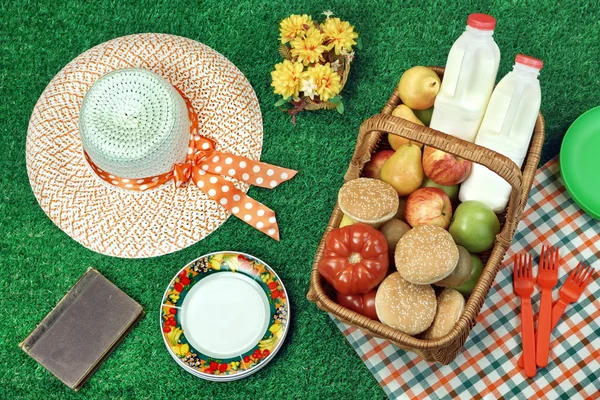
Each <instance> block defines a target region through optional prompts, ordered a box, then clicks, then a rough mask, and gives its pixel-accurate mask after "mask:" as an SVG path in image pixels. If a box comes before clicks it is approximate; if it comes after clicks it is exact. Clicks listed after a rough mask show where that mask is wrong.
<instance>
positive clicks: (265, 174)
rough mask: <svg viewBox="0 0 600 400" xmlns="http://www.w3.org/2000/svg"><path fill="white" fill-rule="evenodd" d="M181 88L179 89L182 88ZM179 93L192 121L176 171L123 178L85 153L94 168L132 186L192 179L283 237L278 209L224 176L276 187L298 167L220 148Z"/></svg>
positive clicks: (252, 221)
mask: <svg viewBox="0 0 600 400" xmlns="http://www.w3.org/2000/svg"><path fill="white" fill-rule="evenodd" d="M177 90H178V91H179V89H177ZM179 93H180V94H181V96H182V97H183V99H184V100H185V104H186V106H187V109H188V117H189V119H190V122H191V126H190V134H191V138H190V142H189V148H188V155H187V156H186V160H185V162H184V163H179V164H175V165H174V166H173V171H171V172H167V173H165V174H162V175H158V176H154V177H148V178H142V179H123V178H119V177H115V176H114V175H110V174H108V173H107V172H106V171H102V170H101V169H100V168H98V166H96V165H95V164H94V163H93V162H92V160H91V159H90V158H89V156H88V154H87V153H85V157H86V159H87V161H88V163H89V164H90V166H91V167H92V169H93V170H94V171H95V172H96V173H97V174H98V176H100V178H102V179H103V180H105V181H106V182H108V183H110V184H112V185H115V186H118V187H122V188H125V189H131V190H142V191H143V190H148V189H151V188H153V187H156V186H159V185H161V184H163V183H165V182H167V181H169V180H171V179H173V180H174V181H175V186H176V187H178V188H179V187H182V186H184V185H185V184H186V183H187V182H188V181H189V180H190V179H191V181H192V182H193V184H194V185H195V186H197V187H198V188H199V189H200V190H202V191H203V192H204V193H206V194H207V195H208V197H210V198H211V199H213V200H215V201H216V202H217V203H218V204H220V205H221V206H222V207H224V208H225V209H227V210H229V211H230V212H231V213H233V215H235V216H236V217H238V218H239V219H241V220H242V221H244V222H246V223H247V224H249V225H251V226H253V227H255V228H256V229H258V230H259V231H261V232H263V233H265V234H267V235H268V236H270V237H272V238H273V239H275V240H279V227H278V225H277V219H276V218H275V212H274V211H273V210H271V209H270V208H268V207H266V206H265V205H264V204H262V203H259V202H258V201H256V200H254V199H253V198H251V197H250V196H248V195H246V193H244V192H242V191H241V190H239V189H238V188H236V187H235V186H234V185H233V183H232V182H230V181H228V180H226V179H224V178H223V176H230V177H232V178H235V179H237V180H239V181H243V182H246V183H249V184H251V185H254V186H260V187H264V188H268V189H272V188H274V187H277V186H278V185H279V184H280V183H282V182H285V181H287V180H289V179H292V178H293V177H294V175H296V173H297V171H294V170H292V169H287V168H282V167H278V166H276V165H271V164H267V163H263V162H260V161H254V160H250V159H249V158H246V157H243V156H238V155H235V154H230V153H225V152H221V151H218V150H216V147H215V144H214V142H213V141H212V140H211V139H209V138H207V137H205V136H201V135H199V134H198V117H197V114H196V112H195V111H194V108H193V107H192V104H191V102H190V101H189V100H188V99H187V97H186V96H184V95H183V93H182V92H181V91H179Z"/></svg>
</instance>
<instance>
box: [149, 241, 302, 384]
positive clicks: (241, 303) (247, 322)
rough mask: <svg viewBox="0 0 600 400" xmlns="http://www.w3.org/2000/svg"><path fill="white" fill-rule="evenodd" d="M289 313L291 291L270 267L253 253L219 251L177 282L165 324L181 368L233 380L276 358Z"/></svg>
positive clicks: (165, 303)
mask: <svg viewBox="0 0 600 400" xmlns="http://www.w3.org/2000/svg"><path fill="white" fill-rule="evenodd" d="M289 314H290V310H289V304H288V300H287V292H286V291H285V287H284V286H283V284H282V283H281V281H280V280H279V277H278V276H277V274H276V273H275V272H274V271H273V270H272V269H271V268H270V267H269V266H267V265H266V264H265V263H264V262H262V261H261V260H259V259H257V258H254V257H252V256H250V255H248V254H243V253H237V252H219V253H212V254H208V255H206V256H202V257H200V258H198V259H196V260H194V261H192V262H191V263H189V264H188V265H187V266H186V267H185V268H183V269H182V270H181V271H179V273H178V274H177V275H176V276H175V277H174V278H173V280H172V281H171V283H170V284H169V287H168V288H167V290H166V292H165V294H164V296H163V299H162V306H161V311H160V322H161V329H162V332H163V339H164V341H165V345H166V346H167V348H168V349H169V352H170V354H171V356H172V357H173V358H174V359H175V360H176V361H177V363H178V364H179V365H180V366H182V367H183V368H184V369H185V370H186V371H188V372H190V373H192V374H194V375H196V376H199V377H200V378H203V379H208V380H213V381H229V380H235V379H241V378H244V377H246V376H248V375H250V374H252V373H254V372H256V371H258V370H259V369H260V368H262V367H263V366H264V365H265V364H267V363H268V362H269V361H270V360H271V359H272V358H273V357H274V356H275V353H277V351H278V350H279V348H280V347H281V344H282V343H283V340H284V339H285V335H286V334H287V327H288V318H289Z"/></svg>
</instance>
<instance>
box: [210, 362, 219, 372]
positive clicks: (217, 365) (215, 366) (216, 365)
mask: <svg viewBox="0 0 600 400" xmlns="http://www.w3.org/2000/svg"><path fill="white" fill-rule="evenodd" d="M208 366H209V368H210V369H212V370H215V369H217V368H219V364H217V363H216V361H211V362H210V364H209V365H208Z"/></svg>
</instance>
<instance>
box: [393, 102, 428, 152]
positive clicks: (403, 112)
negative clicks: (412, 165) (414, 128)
mask: <svg viewBox="0 0 600 400" xmlns="http://www.w3.org/2000/svg"><path fill="white" fill-rule="evenodd" d="M392 115H393V116H394V117H399V118H403V119H405V120H407V121H410V122H412V123H414V124H417V125H423V123H422V122H421V121H420V120H419V118H417V116H416V115H415V113H414V112H413V110H411V109H410V108H408V106H406V105H405V104H400V105H399V106H398V107H396V108H394V110H393V111H392ZM388 142H390V146H392V149H394V150H397V149H398V147H400V146H402V145H405V144H407V143H408V139H406V138H403V137H402V136H398V135H392V134H391V133H389V134H388ZM413 143H415V144H416V145H417V146H419V148H420V147H423V144H421V143H416V142H413Z"/></svg>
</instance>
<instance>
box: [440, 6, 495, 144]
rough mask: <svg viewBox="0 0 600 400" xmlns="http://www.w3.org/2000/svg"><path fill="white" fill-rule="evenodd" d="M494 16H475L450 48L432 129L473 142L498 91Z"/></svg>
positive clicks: (471, 16) (471, 17)
mask: <svg viewBox="0 0 600 400" xmlns="http://www.w3.org/2000/svg"><path fill="white" fill-rule="evenodd" d="M495 27H496V20H495V19H494V17H492V16H489V15H486V14H471V15H469V17H468V18H467V28H466V30H465V32H464V33H463V34H462V35H461V36H460V37H459V38H458V40H457V41H456V42H454V45H453V46H452V48H451V49H450V54H448V61H447V62H446V71H445V72H444V79H443V81H442V85H441V87H440V91H439V93H438V95H437V97H436V99H435V104H434V107H433V115H432V117H431V124H430V127H431V128H433V129H436V130H438V131H442V132H444V133H447V134H449V135H452V136H456V137H459V138H461V139H463V140H466V141H469V142H473V141H474V140H475V135H477V130H478V129H479V125H480V124H481V120H482V118H483V114H484V113H485V108H486V106H487V104H488V101H489V99H490V95H491V94H492V90H493V89H494V83H495V82H496V74H497V73H498V65H499V64H500V49H499V48H498V45H497V44H496V42H494V38H493V36H492V35H493V34H494V28H495Z"/></svg>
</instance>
